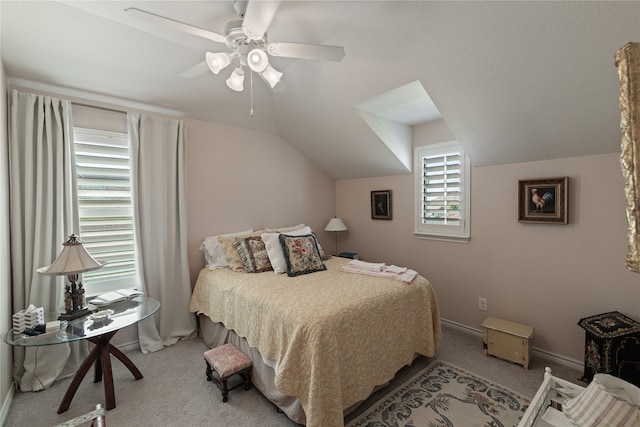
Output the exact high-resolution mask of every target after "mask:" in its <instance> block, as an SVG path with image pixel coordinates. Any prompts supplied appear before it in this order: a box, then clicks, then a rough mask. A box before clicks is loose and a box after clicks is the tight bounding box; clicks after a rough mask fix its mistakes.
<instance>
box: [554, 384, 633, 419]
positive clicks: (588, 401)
mask: <svg viewBox="0 0 640 427" xmlns="http://www.w3.org/2000/svg"><path fill="white" fill-rule="evenodd" d="M562 410H563V412H564V414H565V415H566V416H567V418H569V419H570V420H571V422H573V423H574V424H575V425H579V426H582V427H612V426H616V427H637V426H638V425H639V424H638V423H639V422H640V408H638V407H637V406H634V405H632V404H631V403H629V402H627V401H625V400H623V399H620V398H619V397H617V396H615V395H614V394H613V393H611V392H609V391H608V390H607V389H606V388H605V386H603V385H602V384H600V383H598V382H596V381H592V382H591V384H589V385H588V386H587V388H585V389H584V391H582V393H580V394H579V395H578V396H576V397H574V398H572V399H569V400H567V401H566V402H564V403H563V405H562Z"/></svg>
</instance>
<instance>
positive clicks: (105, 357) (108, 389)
mask: <svg viewBox="0 0 640 427" xmlns="http://www.w3.org/2000/svg"><path fill="white" fill-rule="evenodd" d="M110 345H111V344H109V343H105V345H101V346H100V358H101V359H102V373H103V375H104V396H105V401H106V408H107V411H109V410H111V409H113V408H115V407H116V391H115V387H114V385H113V371H112V370H111V357H110V356H109V346H110Z"/></svg>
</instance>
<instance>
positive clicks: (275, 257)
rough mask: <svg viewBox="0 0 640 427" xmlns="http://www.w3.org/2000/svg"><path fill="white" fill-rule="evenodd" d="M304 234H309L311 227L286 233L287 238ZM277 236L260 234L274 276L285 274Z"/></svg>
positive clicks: (285, 270)
mask: <svg viewBox="0 0 640 427" xmlns="http://www.w3.org/2000/svg"><path fill="white" fill-rule="evenodd" d="M305 234H311V227H303V228H301V229H300V230H294V231H289V232H287V235H289V236H303V235H305ZM279 235H280V233H262V236H261V237H262V240H263V241H264V245H265V247H266V249H267V254H268V255H269V261H270V262H271V267H272V268H273V271H274V272H275V273H276V274H282V273H286V272H287V263H286V262H285V260H284V252H283V251H282V246H281V245H280V240H279V239H278V236H279Z"/></svg>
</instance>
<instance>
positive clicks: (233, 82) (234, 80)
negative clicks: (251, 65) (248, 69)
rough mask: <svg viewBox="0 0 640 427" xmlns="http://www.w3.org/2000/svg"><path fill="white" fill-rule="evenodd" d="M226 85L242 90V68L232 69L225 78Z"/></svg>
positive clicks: (237, 90) (238, 90)
mask: <svg viewBox="0 0 640 427" xmlns="http://www.w3.org/2000/svg"><path fill="white" fill-rule="evenodd" d="M227 86H229V88H230V89H232V90H235V91H236V92H242V90H243V89H244V70H243V69H242V68H240V67H238V68H236V69H235V70H233V73H231V76H230V77H229V78H228V79H227Z"/></svg>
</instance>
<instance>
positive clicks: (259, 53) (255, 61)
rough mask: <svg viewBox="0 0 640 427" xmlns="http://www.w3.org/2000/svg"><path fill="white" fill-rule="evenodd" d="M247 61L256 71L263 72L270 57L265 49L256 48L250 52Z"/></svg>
mask: <svg viewBox="0 0 640 427" xmlns="http://www.w3.org/2000/svg"><path fill="white" fill-rule="evenodd" d="M247 62H248V63H249V68H251V69H252V70H253V71H255V72H256V73H261V72H263V71H264V69H265V68H267V65H269V58H268V57H267V53H266V52H265V51H264V50H262V49H257V48H256V49H253V50H252V51H251V52H249V55H248V56H247Z"/></svg>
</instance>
